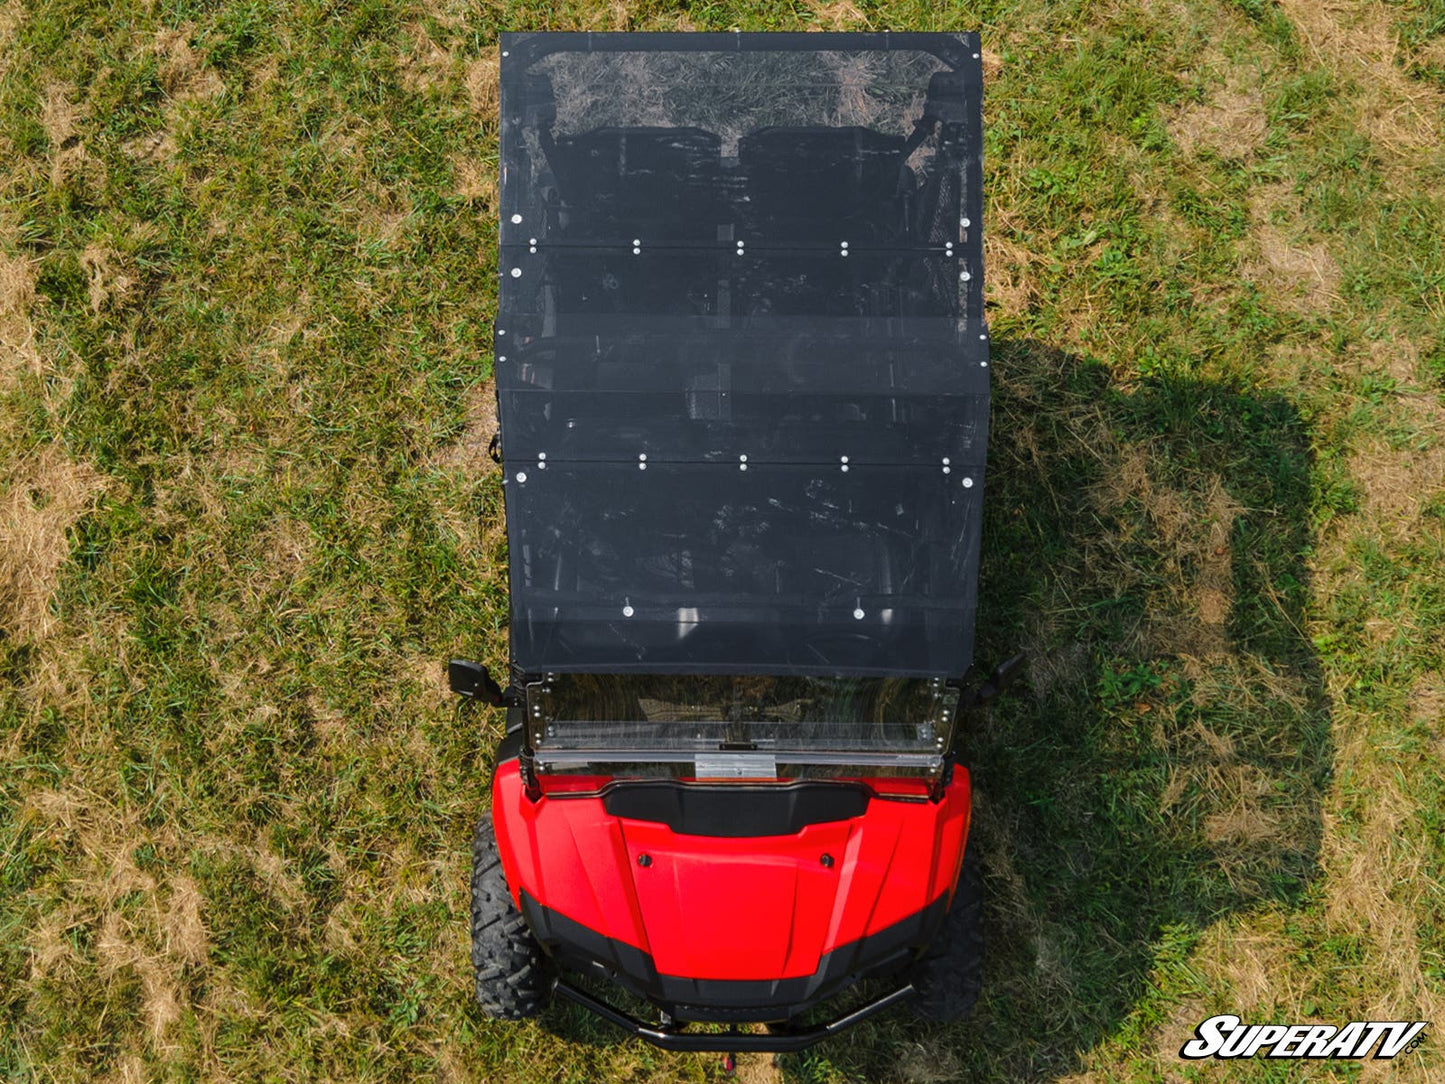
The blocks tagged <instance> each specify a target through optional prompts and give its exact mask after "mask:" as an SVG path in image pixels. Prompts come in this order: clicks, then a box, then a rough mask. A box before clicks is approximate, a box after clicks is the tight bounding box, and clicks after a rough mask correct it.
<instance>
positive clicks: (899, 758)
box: [527, 674, 958, 775]
mask: <svg viewBox="0 0 1445 1084" xmlns="http://www.w3.org/2000/svg"><path fill="white" fill-rule="evenodd" d="M957 708H958V690H957V689H956V688H953V687H951V686H949V685H947V684H945V683H944V682H943V681H941V680H939V679H936V678H858V677H829V678H814V677H773V676H756V675H754V676H717V675H710V676H698V675H691V676H678V675H657V674H620V675H619V674H551V675H548V676H547V678H546V679H545V680H543V681H539V682H535V683H533V684H531V685H529V686H527V710H528V717H529V721H530V723H531V736H532V745H533V748H534V749H535V750H536V753H537V757H538V761H539V763H541V764H542V765H543V766H544V768H545V767H546V766H549V765H550V766H554V767H557V768H559V769H560V768H566V769H567V770H575V767H576V765H577V764H579V763H583V762H586V763H593V762H597V761H620V762H621V761H626V762H634V761H635V762H666V763H674V764H676V763H682V764H687V763H693V764H694V765H697V764H698V763H699V762H700V764H701V768H702V769H703V770H700V771H699V772H698V774H700V775H702V774H708V771H707V769H709V768H710V767H712V768H717V767H718V766H719V765H725V764H726V763H727V762H729V758H730V757H731V756H733V755H738V754H761V755H764V756H765V757H771V758H772V761H773V762H774V763H776V762H785V763H793V764H832V765H843V764H878V765H893V766H912V767H915V768H927V767H931V766H933V765H936V764H937V763H938V761H939V760H940V758H941V757H942V755H943V752H944V751H945V750H946V749H947V747H948V742H949V740H950V738H951V733H952V725H953V720H954V716H955V715H956V713H957ZM760 763H764V764H765V762H760V761H758V760H757V759H756V758H754V759H752V760H746V759H745V760H744V761H743V764H744V766H751V767H753V768H756V767H758V765H759V764H760ZM765 766H766V764H765ZM762 774H768V773H766V772H764V773H762Z"/></svg>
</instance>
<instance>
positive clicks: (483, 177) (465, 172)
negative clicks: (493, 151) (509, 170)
mask: <svg viewBox="0 0 1445 1084" xmlns="http://www.w3.org/2000/svg"><path fill="white" fill-rule="evenodd" d="M451 166H452V176H453V177H455V178H456V193H457V195H458V196H459V197H461V198H462V199H463V200H465V201H466V202H467V203H469V204H479V205H480V207H479V209H480V210H481V212H482V213H483V214H491V213H493V212H495V210H496V207H497V174H496V170H495V169H493V168H492V167H491V166H488V165H486V164H484V163H482V162H478V161H477V160H476V159H474V158H467V157H464V156H462V155H459V154H454V155H452V157H451Z"/></svg>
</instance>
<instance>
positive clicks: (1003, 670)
mask: <svg viewBox="0 0 1445 1084" xmlns="http://www.w3.org/2000/svg"><path fill="white" fill-rule="evenodd" d="M1027 660H1028V656H1027V655H1025V654H1024V653H1023V652H1022V651H1020V652H1019V653H1018V654H1017V655H1014V656H1013V657H1012V658H1008V659H1004V661H1003V662H1001V663H999V664H998V665H997V666H995V667H994V668H993V673H992V674H990V675H989V676H988V679H987V680H986V681H985V682H984V683H983V684H982V685H979V686H977V687H975V688H974V690H973V692H972V694H971V695H970V696H969V698H968V706H969V707H978V706H979V705H980V704H987V703H988V702H989V701H990V700H994V699H996V698H997V697H998V695H999V694H1000V693H1002V692H1003V691H1004V690H1005V689H1007V688H1008V687H1009V686H1010V685H1012V684H1013V682H1014V679H1015V678H1016V677H1018V676H1019V672H1020V671H1021V670H1022V669H1023V668H1024V663H1025V662H1026V661H1027Z"/></svg>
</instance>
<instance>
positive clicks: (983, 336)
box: [979, 335, 988, 339]
mask: <svg viewBox="0 0 1445 1084" xmlns="http://www.w3.org/2000/svg"><path fill="white" fill-rule="evenodd" d="M979 338H980V339H987V338H988V336H987V335H980V336H979Z"/></svg>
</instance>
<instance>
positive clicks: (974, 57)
mask: <svg viewBox="0 0 1445 1084" xmlns="http://www.w3.org/2000/svg"><path fill="white" fill-rule="evenodd" d="M502 55H503V56H506V55H507V54H506V53H503V54H502ZM973 59H974V60H977V59H978V54H977V53H974V54H973Z"/></svg>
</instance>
